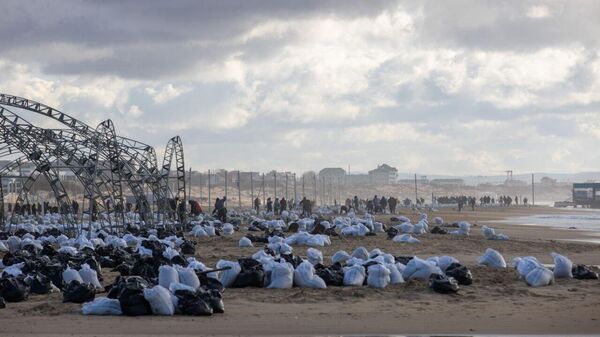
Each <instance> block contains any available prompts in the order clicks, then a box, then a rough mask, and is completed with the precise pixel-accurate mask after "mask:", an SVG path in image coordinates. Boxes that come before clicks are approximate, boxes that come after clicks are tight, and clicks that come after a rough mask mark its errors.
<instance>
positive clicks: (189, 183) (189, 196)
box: [184, 167, 192, 202]
mask: <svg viewBox="0 0 600 337" xmlns="http://www.w3.org/2000/svg"><path fill="white" fill-rule="evenodd" d="M188 200H192V168H191V167H190V179H189V182H188ZM184 202H185V200H184Z"/></svg>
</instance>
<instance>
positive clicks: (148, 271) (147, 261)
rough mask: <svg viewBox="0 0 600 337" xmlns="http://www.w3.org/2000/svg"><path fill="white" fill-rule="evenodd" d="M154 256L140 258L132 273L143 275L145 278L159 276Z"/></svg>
mask: <svg viewBox="0 0 600 337" xmlns="http://www.w3.org/2000/svg"><path fill="white" fill-rule="evenodd" d="M153 259H154V258H144V259H139V260H137V261H136V262H135V263H134V264H133V268H131V275H136V276H142V277H143V278H145V279H153V278H157V277H158V267H155V265H154V261H153Z"/></svg>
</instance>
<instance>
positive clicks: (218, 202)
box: [212, 198, 221, 215]
mask: <svg viewBox="0 0 600 337" xmlns="http://www.w3.org/2000/svg"><path fill="white" fill-rule="evenodd" d="M220 204H221V199H220V198H217V199H215V207H214V208H213V211H212V215H215V214H217V212H219V205H220Z"/></svg>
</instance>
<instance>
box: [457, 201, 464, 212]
mask: <svg viewBox="0 0 600 337" xmlns="http://www.w3.org/2000/svg"><path fill="white" fill-rule="evenodd" d="M462 208H463V199H462V198H461V199H459V200H458V211H459V212H462Z"/></svg>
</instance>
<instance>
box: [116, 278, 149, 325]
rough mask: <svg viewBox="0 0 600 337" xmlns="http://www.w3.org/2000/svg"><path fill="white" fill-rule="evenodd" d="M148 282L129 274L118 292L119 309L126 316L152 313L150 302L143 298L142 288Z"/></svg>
mask: <svg viewBox="0 0 600 337" xmlns="http://www.w3.org/2000/svg"><path fill="white" fill-rule="evenodd" d="M147 286H148V283H147V282H146V281H145V280H144V279H142V278H141V277H135V276H130V277H128V278H127V279H126V280H125V285H124V287H123V289H122V290H121V293H120V294H119V297H118V299H119V303H120V304H121V311H123V314H124V315H126V316H142V315H152V308H151V307H150V303H148V301H146V299H145V298H144V289H145V288H146V287H147Z"/></svg>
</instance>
